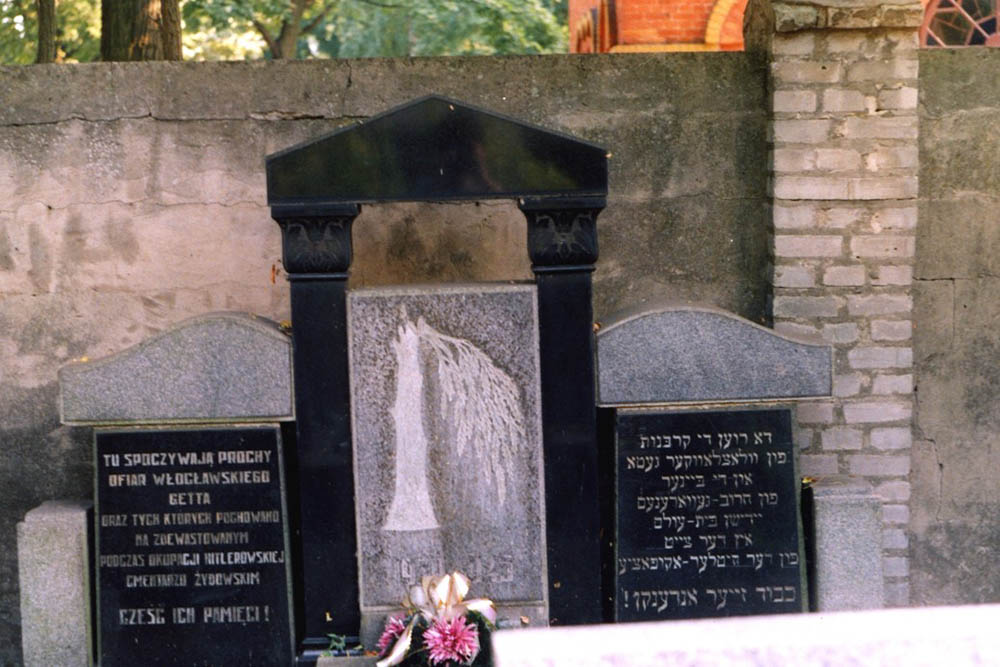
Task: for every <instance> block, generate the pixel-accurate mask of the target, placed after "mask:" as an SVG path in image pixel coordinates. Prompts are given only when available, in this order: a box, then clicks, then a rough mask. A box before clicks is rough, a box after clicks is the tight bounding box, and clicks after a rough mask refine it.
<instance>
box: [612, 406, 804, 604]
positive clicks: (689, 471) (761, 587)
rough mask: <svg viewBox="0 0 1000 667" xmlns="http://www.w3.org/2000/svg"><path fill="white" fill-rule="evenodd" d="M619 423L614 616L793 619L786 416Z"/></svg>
mask: <svg viewBox="0 0 1000 667" xmlns="http://www.w3.org/2000/svg"><path fill="white" fill-rule="evenodd" d="M617 420H618V423H617V429H616V430H617V455H618V501H617V502H618V511H617V519H618V528H617V542H616V551H617V553H616V564H617V567H616V570H615V572H616V619H617V620H646V619H650V620H651V619H660V618H664V619H666V618H697V617H703V616H728V615H739V614H752V613H778V612H783V611H800V610H801V609H802V595H801V593H800V589H799V587H800V586H801V578H800V569H801V559H800V557H799V553H798V533H797V531H798V526H797V517H796V512H797V508H798V502H797V493H796V491H797V490H796V487H795V484H796V480H795V479H794V465H793V460H792V446H791V432H790V431H791V428H790V418H789V416H788V413H787V411H758V412H751V411H744V412H731V413H696V412H692V413H673V414H671V413H650V412H641V411H624V410H623V411H620V412H619V413H618V417H617Z"/></svg>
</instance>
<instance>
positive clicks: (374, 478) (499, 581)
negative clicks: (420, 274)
mask: <svg viewBox="0 0 1000 667" xmlns="http://www.w3.org/2000/svg"><path fill="white" fill-rule="evenodd" d="M348 308H349V336H350V360H351V361H350V363H351V391H352V397H353V398H352V401H353V407H352V409H353V434H354V449H355V474H356V484H357V486H356V493H357V499H358V500H357V521H358V535H359V545H358V546H359V558H360V578H361V581H360V589H361V608H362V636H363V639H365V640H366V643H368V644H370V643H371V641H372V638H373V637H377V632H378V630H379V629H380V624H381V623H382V621H383V619H384V616H385V615H386V614H387V613H390V612H394V611H398V610H399V609H400V607H399V604H400V601H401V599H402V597H403V595H404V593H405V592H406V591H407V589H408V588H409V586H411V585H413V584H415V583H419V581H420V578H421V576H423V575H431V574H443V573H445V572H451V571H453V570H459V571H461V572H463V573H465V574H466V575H467V576H469V577H470V579H471V580H472V585H473V588H472V591H471V592H470V595H472V596H475V597H479V596H485V597H489V598H491V599H492V600H494V601H495V602H496V603H497V604H498V607H499V612H500V616H501V618H504V617H508V618H515V619H516V618H518V617H519V616H521V615H526V616H528V617H529V618H531V622H532V624H539V623H544V622H546V620H545V619H547V614H546V608H545V604H546V588H547V584H546V574H545V572H546V566H545V562H546V561H545V527H544V516H545V512H544V493H543V486H542V485H543V482H542V479H543V478H542V447H541V408H540V397H539V391H540V390H539V370H538V368H539V360H538V325H537V315H536V312H537V310H536V294H535V288H534V287H533V286H520V285H496V286H491V285H476V286H461V285H449V286H440V287H428V288H395V289H372V290H360V291H355V292H352V293H351V294H350V295H349V301H348Z"/></svg>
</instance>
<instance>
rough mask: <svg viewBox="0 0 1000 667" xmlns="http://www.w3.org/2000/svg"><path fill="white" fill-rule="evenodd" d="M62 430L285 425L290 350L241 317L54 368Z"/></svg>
mask: <svg viewBox="0 0 1000 667" xmlns="http://www.w3.org/2000/svg"><path fill="white" fill-rule="evenodd" d="M59 385H60V390H61V401H60V405H61V410H62V421H63V423H66V424H123V423H147V424H148V423H161V424H162V423H176V422H192V421H212V422H244V421H289V420H291V419H293V418H294V417H293V409H292V366H291V343H290V339H289V338H288V336H286V335H285V334H284V333H282V332H281V331H280V329H279V328H278V326H277V324H275V323H274V322H271V321H270V320H266V319H264V318H260V317H255V316H253V315H249V314H244V313H213V314H209V315H202V316H199V317H193V318H191V319H188V320H185V321H184V322H181V323H180V324H178V325H177V326H175V327H173V328H171V329H169V330H167V331H165V332H163V333H162V334H159V335H157V336H154V337H153V338H150V339H149V340H146V341H143V342H142V343H139V344H138V345H136V346H134V347H131V348H129V349H127V350H123V351H122V352H118V353H117V354H113V355H111V356H110V357H106V358H104V359H99V360H96V361H89V362H75V363H70V364H68V365H66V366H63V367H62V368H61V369H59Z"/></svg>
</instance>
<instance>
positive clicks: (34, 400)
mask: <svg viewBox="0 0 1000 667" xmlns="http://www.w3.org/2000/svg"><path fill="white" fill-rule="evenodd" d="M764 76H765V73H764V71H763V70H762V69H761V68H759V66H755V65H753V64H751V63H750V61H748V60H747V59H746V58H745V57H744V55H743V54H738V53H737V54H704V55H701V54H692V55H634V56H631V55H630V56H600V57H587V58H582V57H571V56H567V57H559V56H544V57H515V58H489V59H486V58H483V59H466V58H449V59H429V60H396V61H379V60H371V61H354V62H348V61H337V62H315V61H314V62H292V63H254V64H236V63H232V64H211V65H210V64H162V63H159V64H154V63H147V64H94V65H79V66H68V65H67V66H62V65H60V66H54V65H53V66H32V67H20V68H0V80H2V81H3V94H2V97H0V489H3V492H2V493H0V664H4V665H6V664H11V663H14V664H16V663H18V662H19V661H20V639H19V628H18V625H19V619H18V611H17V610H18V597H17V564H16V556H15V554H16V550H15V547H14V536H15V531H14V525H15V523H16V522H17V521H18V520H20V519H21V518H22V517H23V516H24V513H25V512H26V511H27V510H29V509H31V508H32V507H35V506H37V505H38V504H40V503H41V502H42V501H44V500H47V499H51V498H71V497H78V498H86V497H90V496H91V495H92V468H91V462H90V457H91V443H90V437H91V434H90V432H89V430H87V429H79V428H69V427H64V426H60V424H59V415H58V413H57V409H56V399H57V391H58V389H57V385H56V370H57V369H58V368H59V366H61V365H62V364H64V363H66V362H67V361H68V360H70V359H72V358H76V357H81V356H87V357H90V358H95V357H101V356H104V355H107V354H110V353H112V352H114V351H116V350H120V349H122V348H124V347H127V346H129V345H133V344H135V343H137V342H139V341H141V340H143V339H144V338H146V337H148V336H149V335H151V334H153V333H156V332H157V331H160V330H162V329H163V328H165V327H166V326H168V325H170V324H172V323H175V322H177V321H179V320H182V319H184V318H186V317H189V316H191V315H195V314H200V313H205V312H208V311H213V310H249V311H253V312H256V313H260V314H262V315H265V316H267V317H270V318H273V319H279V320H280V319H285V318H287V317H288V287H287V283H286V282H285V280H284V277H283V276H282V275H281V249H280V235H279V230H278V226H277V225H276V224H274V222H273V221H271V219H270V217H269V215H268V209H267V207H266V205H265V185H264V171H263V156H264V155H265V154H267V153H269V152H272V151H275V150H278V149H281V148H285V147H287V146H290V145H292V144H294V143H296V142H298V141H302V140H305V139H308V138H312V137H315V136H317V135H318V134H320V133H323V132H325V131H329V130H332V129H334V128H337V127H340V126H342V125H345V124H347V123H350V122H353V121H356V120H359V119H363V118H365V117H367V116H369V115H371V114H373V113H376V112H379V111H382V110H384V109H386V108H388V107H391V106H393V105H396V104H399V103H402V102H404V101H407V100H409V99H411V98H413V97H417V96H419V95H423V94H426V93H430V92H437V93H442V94H445V95H449V96H452V97H456V98H458V99H462V100H464V101H467V102H470V103H472V104H476V105H479V106H483V107H486V108H490V109H495V110H497V111H500V112H505V113H508V114H511V115H514V116H516V117H518V118H521V119H524V120H527V121H530V122H534V123H538V124H540V125H543V126H546V127H549V128H553V129H558V130H562V131H565V132H569V133H571V134H575V135H578V136H580V137H583V138H585V139H589V140H591V141H594V142H598V143H600V144H602V145H604V146H606V147H607V148H608V149H609V151H611V152H612V158H611V173H610V190H611V196H610V197H609V202H608V208H607V210H606V212H605V213H603V214H602V215H601V217H600V219H599V223H598V226H599V229H600V244H601V260H600V262H599V269H598V271H597V274H596V276H595V310H596V314H597V317H598V318H600V317H603V316H606V315H608V314H609V313H610V312H612V311H613V310H616V309H618V308H620V307H624V306H627V305H632V304H635V303H638V302H641V301H643V300H645V299H650V298H659V297H663V296H672V297H675V298H678V299H689V300H695V301H700V302H705V303H709V304H712V305H716V306H719V307H722V308H725V309H728V310H731V311H735V312H737V313H739V314H742V315H744V316H746V317H749V318H751V319H754V320H756V321H762V320H763V319H764V317H765V311H766V305H765V304H766V279H765V273H766V271H767V262H768V259H767V257H768V230H767V223H766V219H765V213H766V207H765V197H766V169H764V168H763V167H762V165H764V164H766V161H767V158H766V155H767V153H766V151H767V146H766V143H765V141H766V138H765V127H766V121H767V119H766V114H765V97H764V95H765V80H764ZM524 230H525V223H524V217H523V215H522V214H521V213H520V212H519V211H517V210H516V208H515V207H514V206H513V204H512V203H496V202H491V203H483V204H481V205H476V204H469V205H443V206H428V205H395V206H384V207H372V208H369V209H366V210H365V211H364V212H363V213H362V215H361V216H360V217H359V218H358V220H357V221H356V222H355V234H354V236H355V242H356V256H355V261H354V270H353V274H352V279H351V285H352V286H364V285H378V284H387V283H396V282H414V281H455V280H506V279H512V278H513V279H527V278H530V276H531V273H530V267H529V264H528V259H527V252H526V249H525V231H524ZM96 389H97V388H95V390H96Z"/></svg>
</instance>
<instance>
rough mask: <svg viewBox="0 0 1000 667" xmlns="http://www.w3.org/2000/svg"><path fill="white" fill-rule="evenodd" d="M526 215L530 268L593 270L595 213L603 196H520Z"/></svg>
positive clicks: (598, 209)
mask: <svg viewBox="0 0 1000 667" xmlns="http://www.w3.org/2000/svg"><path fill="white" fill-rule="evenodd" d="M519 208H520V209H521V211H522V212H523V213H524V215H525V217H526V218H527V219H528V255H529V256H530V257H531V264H532V267H531V268H532V270H533V271H535V272H536V273H538V272H545V271H567V270H574V269H576V270H592V269H593V265H594V263H595V262H596V261H597V256H598V250H597V216H598V214H599V213H600V212H601V210H602V209H603V208H604V200H603V199H598V198H593V199H578V200H559V199H534V200H528V199H525V200H522V201H521V202H520V203H519Z"/></svg>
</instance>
